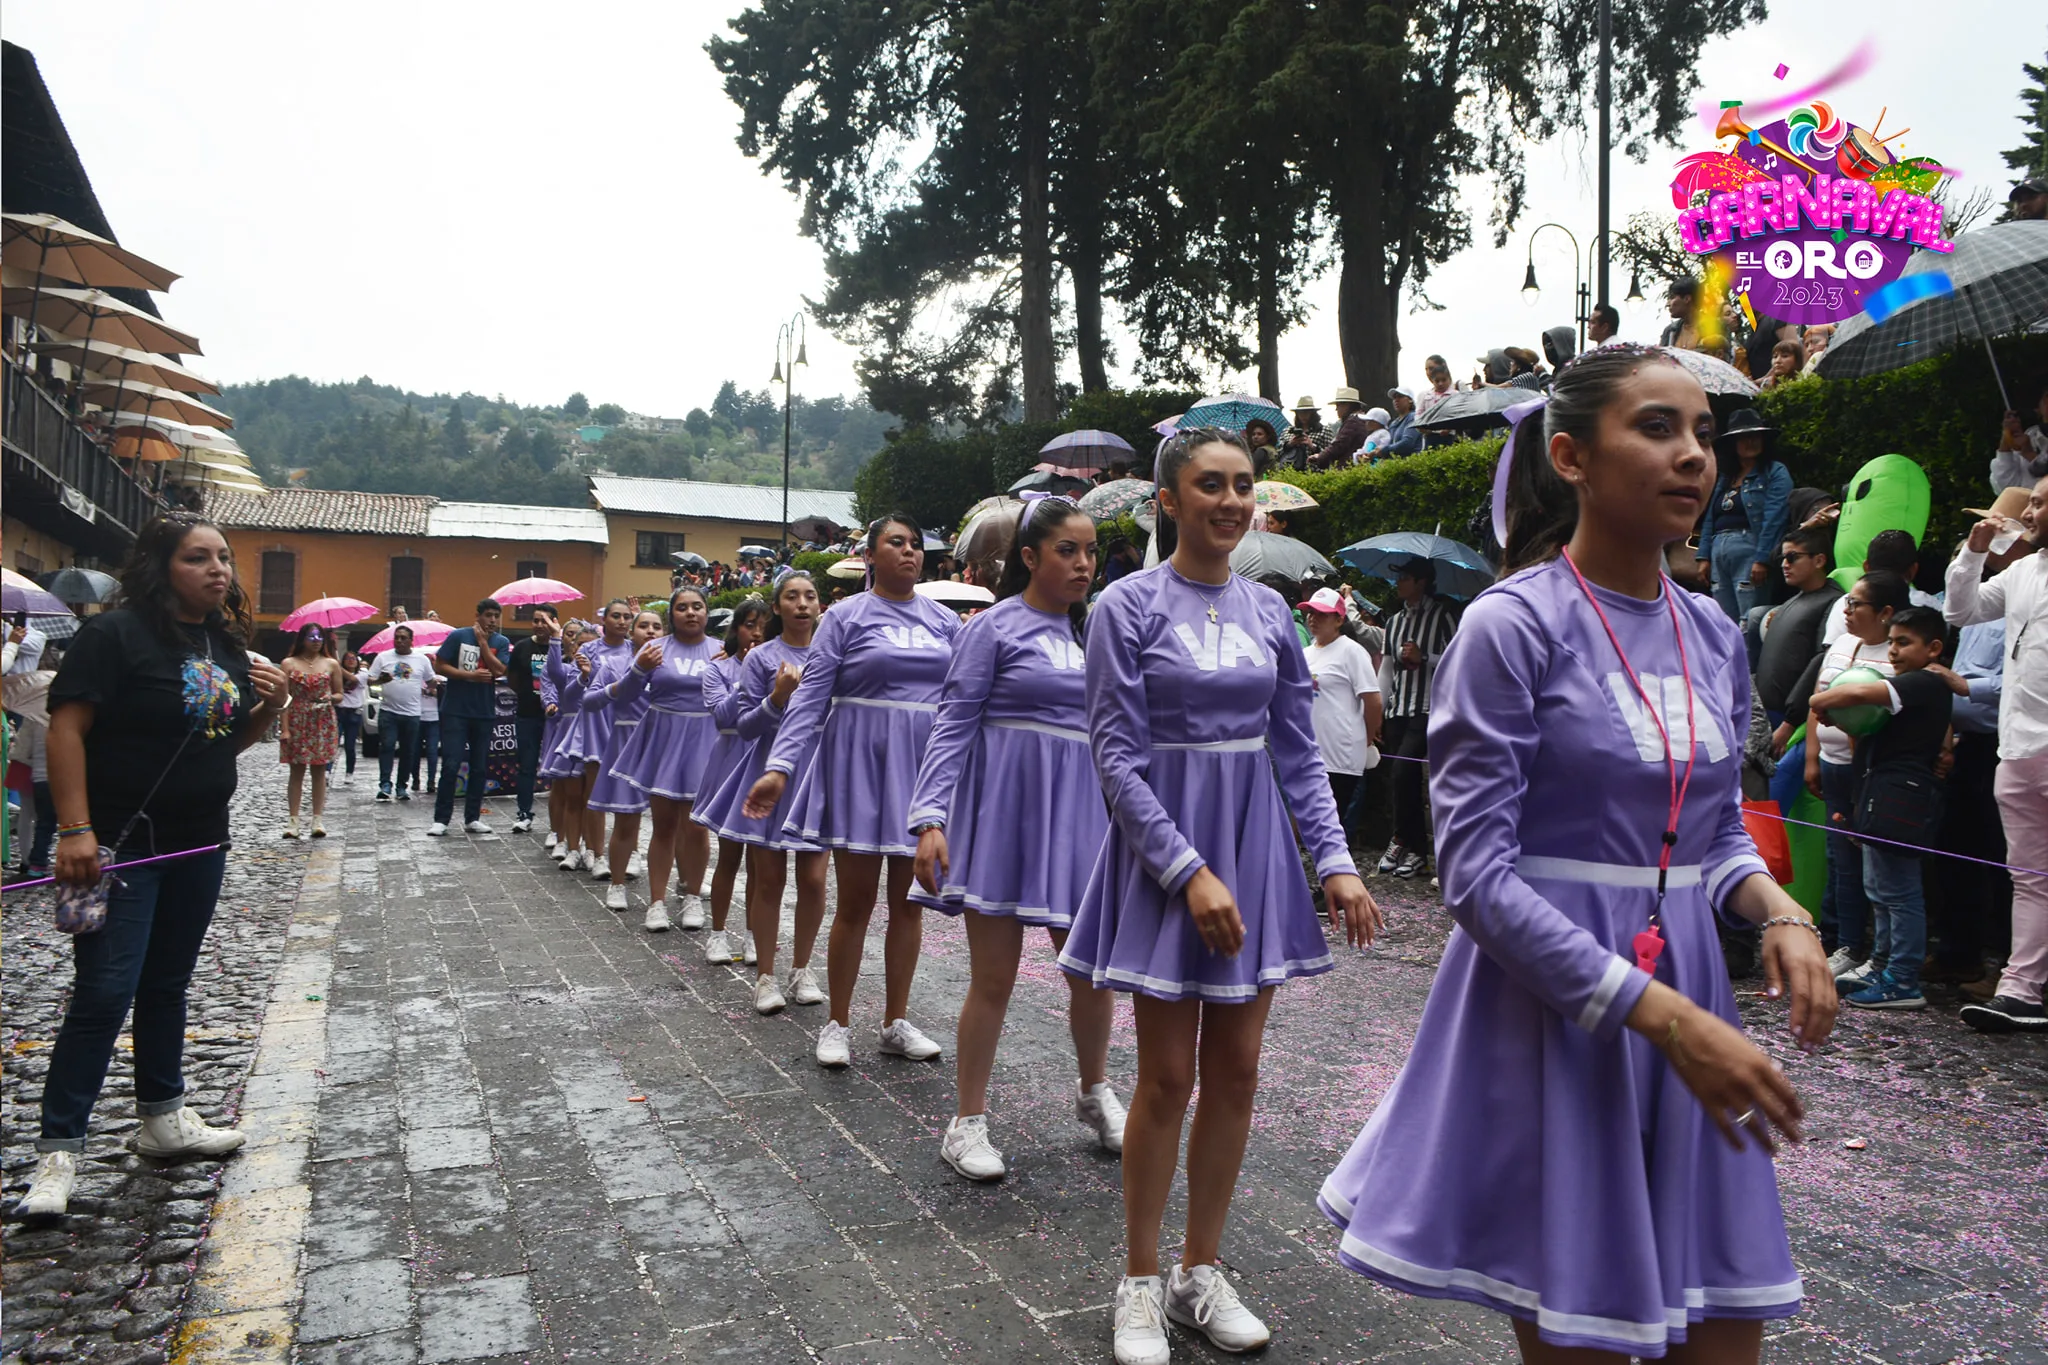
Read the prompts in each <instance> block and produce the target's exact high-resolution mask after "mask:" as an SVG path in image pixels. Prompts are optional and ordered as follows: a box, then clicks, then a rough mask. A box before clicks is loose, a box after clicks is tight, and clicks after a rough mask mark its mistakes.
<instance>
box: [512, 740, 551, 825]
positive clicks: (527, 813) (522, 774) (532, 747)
mask: <svg viewBox="0 0 2048 1365" xmlns="http://www.w3.org/2000/svg"><path fill="white" fill-rule="evenodd" d="M547 723H548V718H547V717H546V716H514V717H513V718H512V725H513V728H514V729H515V730H516V731H517V733H518V736H519V784H518V788H517V791H518V796H519V818H520V819H522V820H531V819H532V818H533V785H534V780H535V778H536V776H537V775H538V774H539V772H540V732H541V730H542V729H543V728H544V727H545V726H546V725H547Z"/></svg>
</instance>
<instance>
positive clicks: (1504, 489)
mask: <svg viewBox="0 0 2048 1365" xmlns="http://www.w3.org/2000/svg"><path fill="white" fill-rule="evenodd" d="M1549 401H1550V399H1549V397H1548V396H1547V395H1539V396H1537V397H1535V398H1531V399H1530V400H1529V401H1528V402H1526V403H1517V404H1515V405H1514V406H1513V407H1511V408H1508V409H1506V410H1505V411H1503V412H1502V413H1501V416H1503V417H1505V418H1507V419H1508V439H1507V443H1506V444H1505V445H1503V446H1501V448H1500V462H1499V463H1498V464H1496V465H1495V466H1494V467H1493V538H1494V540H1495V542H1497V543H1498V544H1499V545H1500V547H1501V549H1503V550H1505V549H1507V547H1508V473H1509V471H1510V470H1512V469H1513V468H1514V467H1515V433H1516V432H1518V431H1520V430H1521V427H1522V419H1523V418H1524V417H1527V416H1528V415H1529V414H1530V413H1532V412H1535V411H1536V410H1537V409H1539V408H1541V407H1542V406H1543V405H1544V404H1545V403H1548V402H1549Z"/></svg>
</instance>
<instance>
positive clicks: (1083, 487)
mask: <svg viewBox="0 0 2048 1365" xmlns="http://www.w3.org/2000/svg"><path fill="white" fill-rule="evenodd" d="M1093 486H1094V485H1092V484H1090V483H1089V482H1088V480H1086V479H1077V478H1075V477H1074V476H1073V475H1071V474H1057V473H1054V472H1053V471H1052V470H1050V469H1034V470H1032V471H1031V472H1030V473H1029V474H1026V475H1025V476H1024V477H1023V478H1021V479H1019V480H1017V482H1015V483H1013V484H1011V485H1010V491H1011V492H1012V493H1068V494H1079V493H1085V492H1087V491H1088V490H1089V489H1090V488H1091V487H1093Z"/></svg>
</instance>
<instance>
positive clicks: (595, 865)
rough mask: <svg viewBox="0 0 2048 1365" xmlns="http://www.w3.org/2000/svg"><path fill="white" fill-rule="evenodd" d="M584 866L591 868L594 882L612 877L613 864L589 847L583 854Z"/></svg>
mask: <svg viewBox="0 0 2048 1365" xmlns="http://www.w3.org/2000/svg"><path fill="white" fill-rule="evenodd" d="M583 866H584V867H586V868H588V869H589V870H590V880H592V881H594V882H608V881H610V880H611V879H612V869H611V864H609V863H607V862H605V861H604V860H603V859H602V858H600V857H598V855H597V854H595V853H592V852H590V851H589V850H587V849H586V850H585V851H584V854H583Z"/></svg>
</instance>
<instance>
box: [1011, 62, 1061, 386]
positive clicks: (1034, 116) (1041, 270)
mask: <svg viewBox="0 0 2048 1365" xmlns="http://www.w3.org/2000/svg"><path fill="white" fill-rule="evenodd" d="M1046 104H1047V101H1046V95H1045V83H1044V77H1043V76H1042V75H1041V73H1040V72H1039V71H1038V70H1037V69H1036V68H1035V66H1034V67H1031V68H1028V69H1027V70H1026V73H1025V79H1024V108H1023V119H1022V125H1023V126H1022V140H1023V153H1024V186H1023V190H1024V192H1023V195H1022V201H1023V202H1022V207H1021V210H1020V213H1019V215H1018V273H1019V276H1020V281H1019V284H1020V289H1019V293H1020V297H1019V301H1018V306H1017V325H1018V330H1019V332H1020V336H1019V338H1018V349H1019V352H1020V358H1021V360H1022V362H1023V368H1024V420H1025V421H1027V422H1051V421H1055V420H1057V419H1058V417H1059V415H1060V409H1059V390H1058V387H1057V380H1058V374H1057V366H1058V361H1057V356H1056V353H1055V352H1054V350H1053V340H1052V216H1051V214H1050V212H1049V211H1048V206H1047V193H1048V191H1049V189H1050V183H1049V182H1050V181H1051V178H1052V174H1051V173H1052V156H1051V148H1050V146H1049V121H1050V111H1049V110H1048V109H1047V107H1046Z"/></svg>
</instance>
